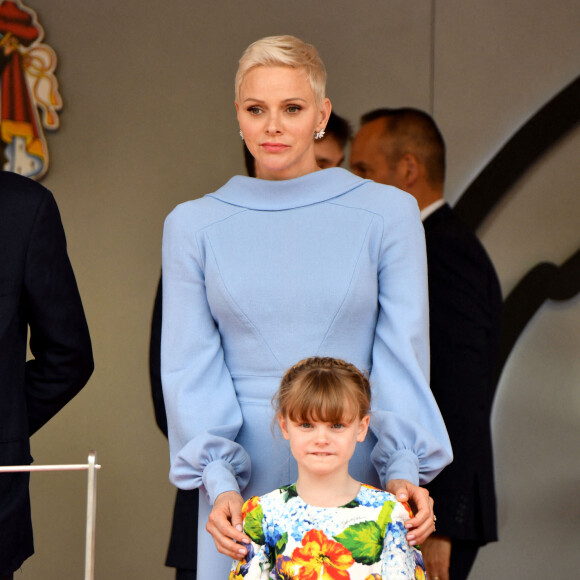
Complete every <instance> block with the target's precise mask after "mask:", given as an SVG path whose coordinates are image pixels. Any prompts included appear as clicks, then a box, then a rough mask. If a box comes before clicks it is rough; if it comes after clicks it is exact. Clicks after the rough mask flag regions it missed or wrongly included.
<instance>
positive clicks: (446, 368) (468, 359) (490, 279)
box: [427, 233, 501, 543]
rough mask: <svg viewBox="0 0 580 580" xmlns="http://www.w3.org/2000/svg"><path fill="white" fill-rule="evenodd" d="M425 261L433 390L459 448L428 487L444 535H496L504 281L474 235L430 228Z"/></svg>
mask: <svg viewBox="0 0 580 580" xmlns="http://www.w3.org/2000/svg"><path fill="white" fill-rule="evenodd" d="M427 260H428V269H429V302H430V305H429V308H430V341H431V388H432V391H433V394H434V396H435V399H436V400H437V403H438V405H439V408H440V410H441V414H442V415H443V418H444V420H445V424H446V426H447V430H448V433H449V437H450V440H451V444H452V447H453V453H454V461H453V463H452V464H451V465H450V466H448V467H446V468H445V470H444V471H443V472H442V473H441V474H440V475H439V476H438V477H437V478H435V480H434V481H433V482H432V484H431V485H430V486H428V489H429V491H430V493H431V495H432V496H433V498H434V499H435V512H436V514H437V532H438V533H439V534H441V535H445V536H450V537H451V538H456V539H463V540H475V541H481V542H482V543H485V542H484V541H483V539H482V538H483V537H484V536H487V539H491V537H490V534H491V535H493V533H494V532H489V533H483V527H484V526H483V524H482V519H483V516H482V513H481V510H489V511H490V512H494V513H495V499H494V491H493V464H492V452H491V435H490V412H491V403H492V397H493V377H494V366H495V361H496V355H497V342H498V335H499V320H500V311H501V294H500V290H499V284H498V282H497V277H496V275H495V271H494V270H493V266H492V265H491V262H490V261H489V259H488V258H487V255H486V254H485V252H484V250H483V248H482V247H481V246H480V245H479V242H478V241H477V240H476V239H475V238H470V237H469V236H461V235H458V236H455V235H449V234H447V233H443V234H441V235H439V234H438V233H434V234H431V235H430V234H429V233H428V234H427ZM486 494H487V497H486ZM493 517H494V518H495V515H493ZM492 527H493V524H492V525H491V526H490V528H492Z"/></svg>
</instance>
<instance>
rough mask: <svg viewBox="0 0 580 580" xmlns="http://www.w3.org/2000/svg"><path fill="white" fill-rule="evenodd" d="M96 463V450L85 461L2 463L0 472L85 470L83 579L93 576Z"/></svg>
mask: <svg viewBox="0 0 580 580" xmlns="http://www.w3.org/2000/svg"><path fill="white" fill-rule="evenodd" d="M97 469H101V466H100V465H98V464H97V453H96V451H90V452H89V456H88V460H87V463H80V464H78V463H73V464H69V465H3V466H0V473H17V472H20V471H87V530H86V536H85V580H94V577H95V523H96V518H95V516H96V512H97Z"/></svg>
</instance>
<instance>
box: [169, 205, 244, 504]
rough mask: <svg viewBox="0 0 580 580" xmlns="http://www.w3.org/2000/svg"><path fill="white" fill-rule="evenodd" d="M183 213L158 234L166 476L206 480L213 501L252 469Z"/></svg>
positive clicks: (182, 482)
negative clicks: (238, 437)
mask: <svg viewBox="0 0 580 580" xmlns="http://www.w3.org/2000/svg"><path fill="white" fill-rule="evenodd" d="M187 215H188V214H187V212H180V211H174V212H173V213H172V214H170V215H169V216H168V218H167V220H166V222H165V228H164V234H163V331H162V333H161V375H162V384H163V394H164V399H165V406H166V411H167V419H168V436H169V449H170V458H171V470H170V480H171V481H172V483H173V484H174V485H176V486H177V487H180V488H181V489H193V488H196V487H201V486H203V487H204V489H205V491H206V493H207V494H208V498H209V501H210V503H213V502H214V501H215V498H216V497H217V496H218V495H219V494H220V493H223V492H225V491H231V490H236V491H240V490H242V489H243V488H244V487H245V485H246V484H247V482H248V480H249V477H250V470H251V467H250V459H249V456H248V454H247V453H246V451H245V450H244V449H243V448H242V447H241V446H240V445H238V444H237V443H235V441H234V439H235V437H236V435H237V433H238V431H239V429H240V427H241V424H242V414H241V410H240V407H239V404H238V402H237V399H236V393H235V390H234V386H233V382H232V378H231V376H230V373H229V370H228V368H227V366H226V363H225V360H224V351H223V348H222V344H221V337H220V333H219V331H218V328H217V326H216V323H215V321H214V319H213V317H212V314H211V311H210V307H209V304H208V299H207V294H206V287H205V276H204V256H202V254H201V252H200V249H199V246H198V243H197V239H196V233H195V231H194V228H192V227H191V224H190V223H189V222H188V220H187Z"/></svg>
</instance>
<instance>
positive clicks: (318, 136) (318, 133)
mask: <svg viewBox="0 0 580 580" xmlns="http://www.w3.org/2000/svg"><path fill="white" fill-rule="evenodd" d="M323 137H324V129H320V131H315V132H314V138H315V139H322V138H323Z"/></svg>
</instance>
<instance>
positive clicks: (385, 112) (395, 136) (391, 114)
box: [360, 107, 445, 186]
mask: <svg viewBox="0 0 580 580" xmlns="http://www.w3.org/2000/svg"><path fill="white" fill-rule="evenodd" d="M376 119H384V120H385V131H384V137H385V138H386V139H388V143H389V145H388V148H387V149H386V150H385V153H386V154H387V158H388V160H389V163H391V164H392V165H395V164H396V163H398V161H399V160H400V159H401V158H402V157H403V155H405V153H412V154H413V155H415V157H417V159H418V160H419V162H420V163H422V164H423V165H424V166H425V169H426V171H427V179H428V180H429V183H430V184H431V185H433V186H439V185H443V183H444V182H445V141H444V140H443V136H442V135H441V132H440V131H439V128H438V127H437V125H436V124H435V121H434V120H433V119H432V117H431V116H430V115H428V114H427V113H425V111H421V110H419V109H412V108H410V107H405V108H401V109H386V108H385V109H375V110H374V111H370V112H369V113H366V114H365V115H363V116H362V117H361V120H360V124H361V125H366V124H367V123H370V122H371V121H375V120H376Z"/></svg>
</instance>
